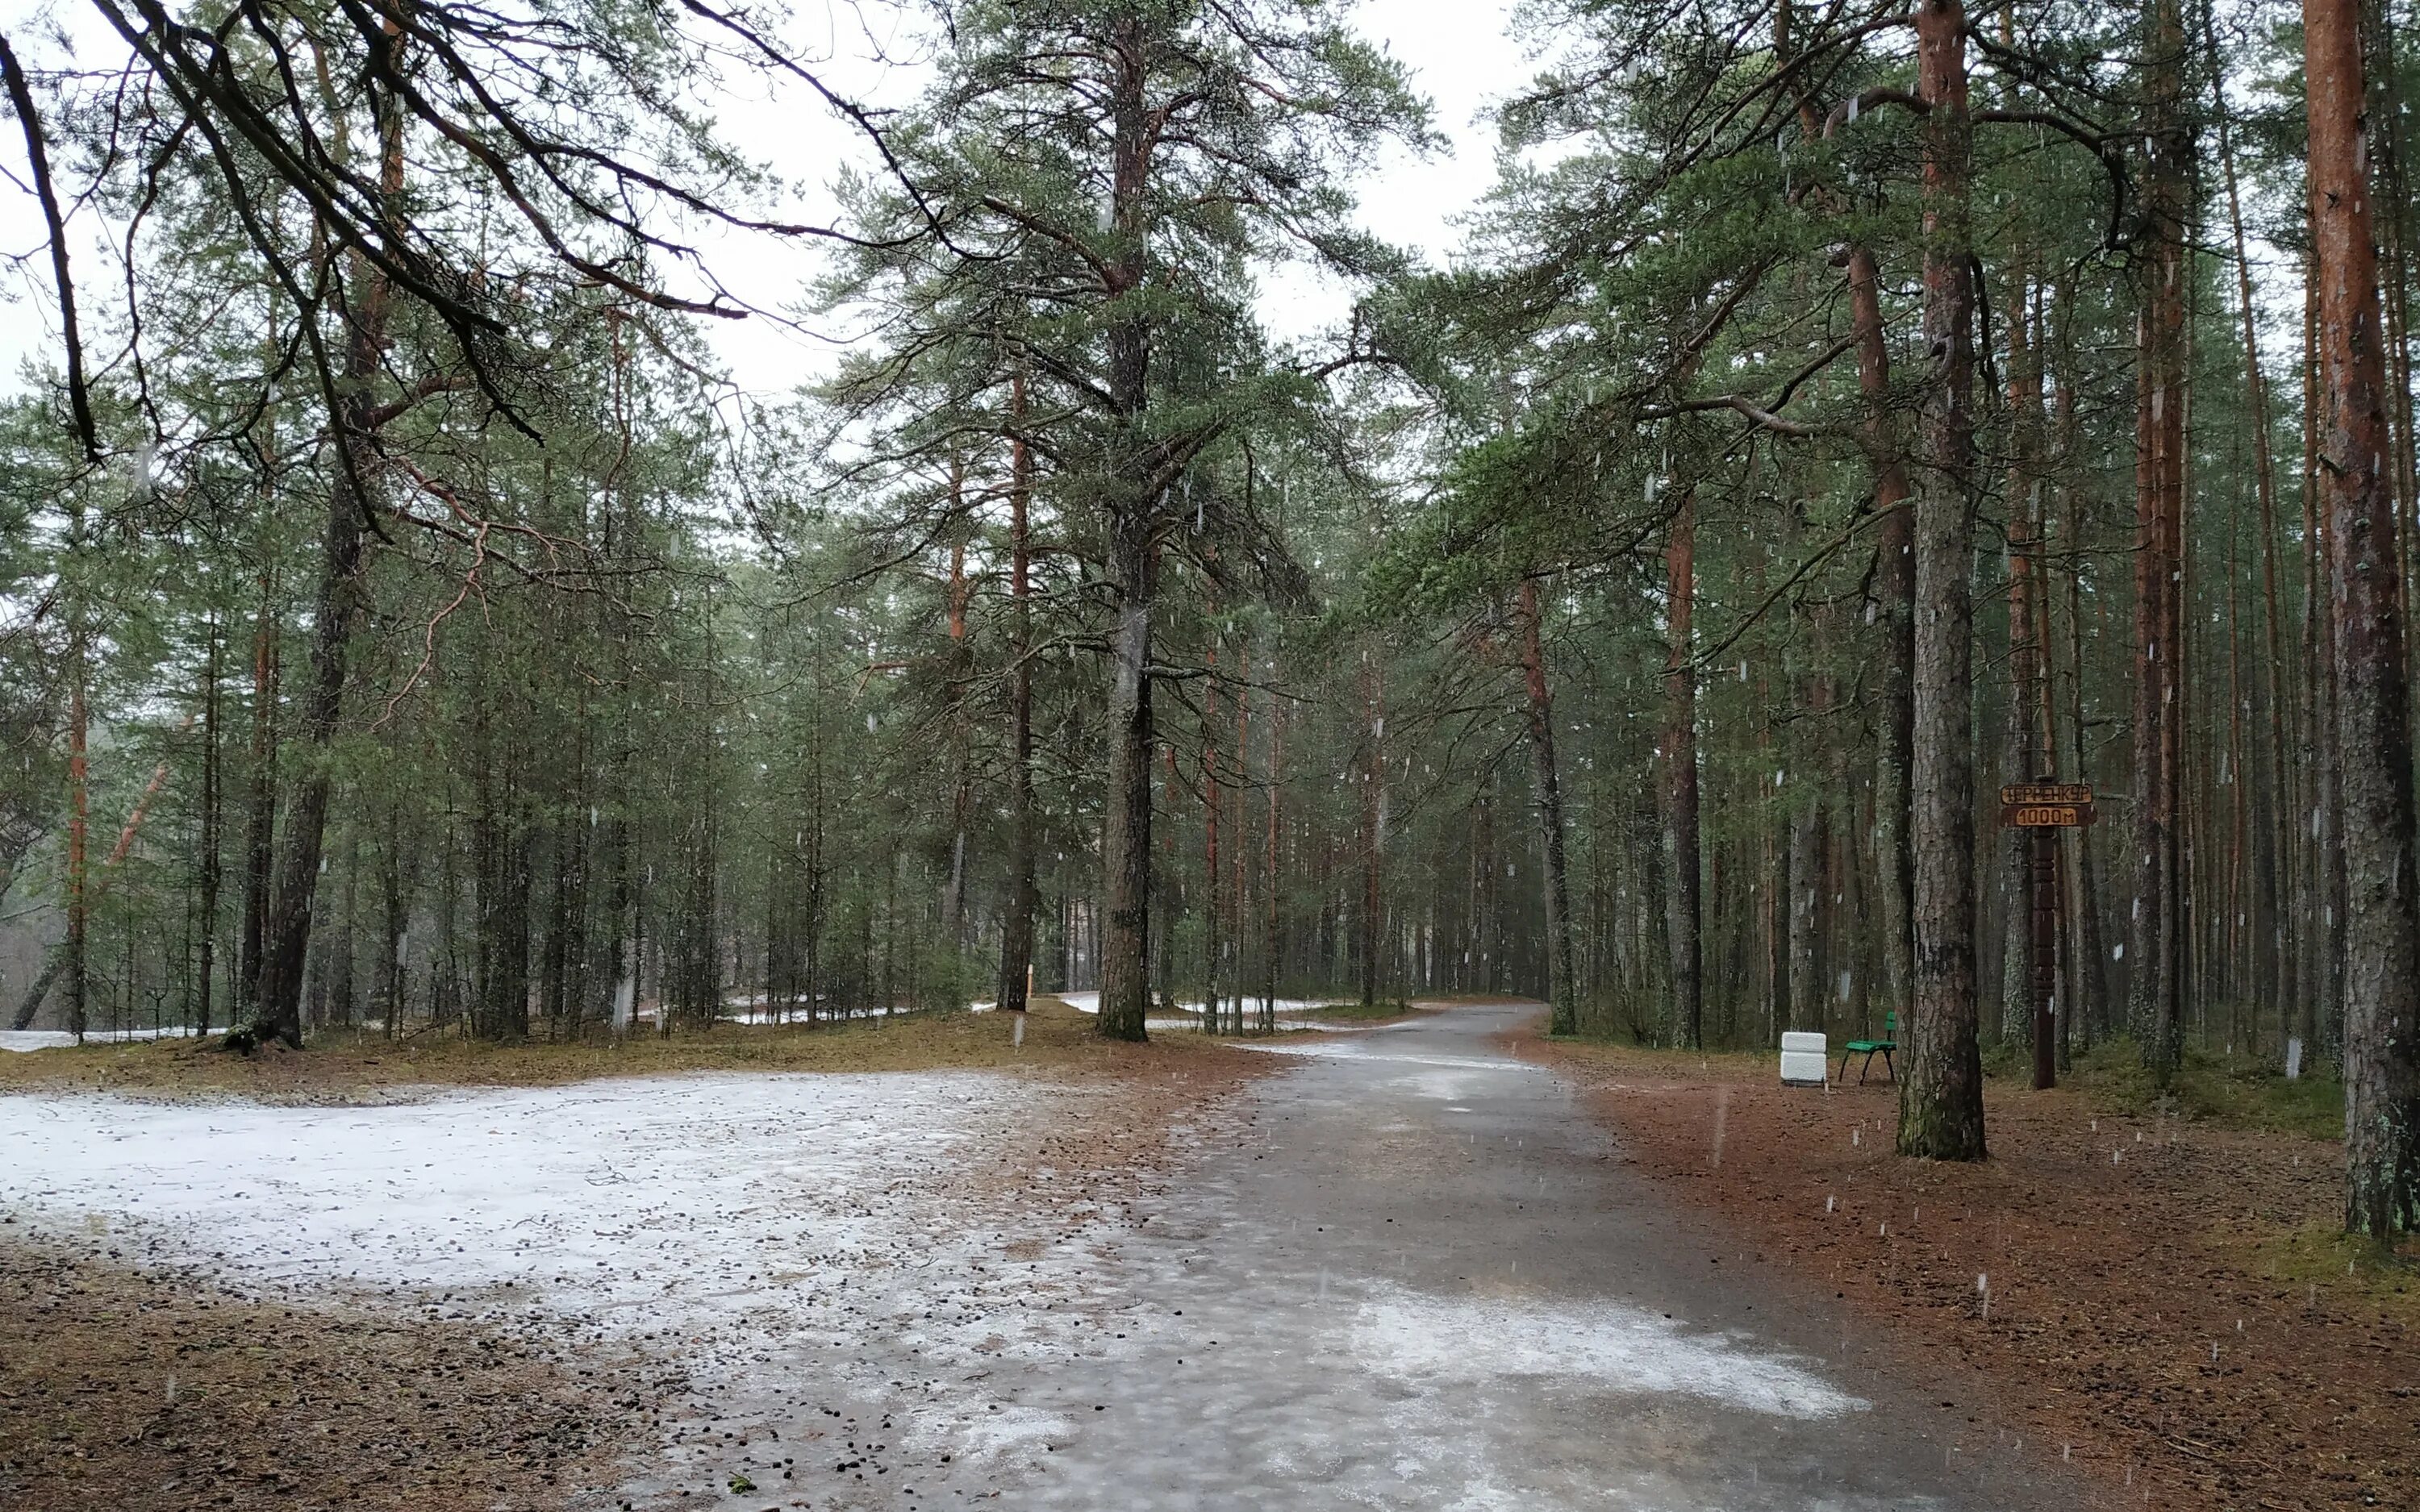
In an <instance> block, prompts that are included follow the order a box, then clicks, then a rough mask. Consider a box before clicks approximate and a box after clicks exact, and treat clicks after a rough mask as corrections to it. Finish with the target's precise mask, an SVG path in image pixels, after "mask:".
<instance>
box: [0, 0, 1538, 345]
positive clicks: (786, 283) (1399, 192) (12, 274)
mask: <svg viewBox="0 0 2420 1512" xmlns="http://www.w3.org/2000/svg"><path fill="white" fill-rule="evenodd" d="M1510 8H1511V5H1510V0H1460V3H1453V0H1364V3H1363V4H1362V5H1361V6H1360V8H1359V9H1358V10H1357V22H1358V23H1359V24H1360V26H1361V28H1362V29H1363V31H1364V32H1365V33H1366V34H1367V35H1368V36H1370V37H1371V38H1372V39H1373V40H1374V41H1376V42H1378V43H1380V44H1381V45H1383V46H1384V47H1386V48H1387V49H1388V51H1389V52H1390V53H1392V54H1394V56H1396V57H1397V58H1400V59H1401V60H1403V62H1404V64H1405V65H1406V66H1407V67H1408V68H1409V69H1411V70H1412V73H1413V77H1414V80H1415V82H1416V84H1417V85H1418V86H1419V88H1420V89H1421V90H1422V91H1423V92H1424V93H1426V94H1427V95H1428V96H1429V97H1430V99H1431V100H1433V101H1434V102H1435V111H1436V115H1435V119H1436V125H1437V128H1438V130H1439V131H1441V132H1443V133H1444V134H1445V135H1446V136H1447V137H1448V139H1449V141H1450V147H1449V148H1448V149H1447V150H1445V151H1442V152H1440V153H1438V154H1435V155H1434V156H1431V157H1429V158H1426V159H1415V158H1413V157H1412V156H1411V155H1409V154H1407V153H1404V152H1400V151H1398V152H1394V153H1391V154H1390V155H1389V157H1388V161H1387V162H1385V163H1384V164H1383V165H1382V166H1381V167H1380V168H1379V169H1378V170H1377V171H1376V172H1374V173H1373V174H1371V175H1370V176H1369V177H1368V179H1367V181H1366V182H1365V183H1364V184H1363V185H1361V192H1360V200H1361V219H1362V222H1363V224H1365V225H1366V226H1367V227H1368V228H1369V229H1371V230H1372V231H1373V232H1375V233H1377V234H1378V235H1380V236H1382V237H1385V238H1387V239H1389V240H1392V241H1394V242H1397V243H1399V244H1403V245H1407V246H1410V247H1414V248H1417V249H1419V251H1421V252H1423V253H1425V254H1426V255H1428V257H1429V259H1430V260H1431V261H1432V262H1437V263H1442V262H1443V261H1444V260H1445V258H1446V256H1447V255H1448V254H1449V253H1450V251H1451V249H1452V247H1453V245H1454V242H1455V239H1456V236H1457V233H1456V231H1455V229H1454V220H1455V218H1456V217H1457V216H1458V215H1460V214H1461V213H1462V212H1464V211H1465V210H1466V209H1468V208H1470V206H1471V205H1472V204H1473V202H1474V201H1476V200H1477V198H1478V197H1479V196H1480V194H1481V193H1484V192H1485V190H1486V188H1487V186H1488V184H1489V183H1490V182H1491V180H1492V179H1493V177H1494V171H1495V165H1494V144H1495V133H1494V131H1493V130H1492V128H1489V127H1486V126H1483V125H1481V123H1480V122H1479V120H1478V116H1480V114H1481V112H1482V111H1483V110H1484V108H1485V107H1486V106H1487V105H1488V104H1489V103H1490V102H1491V101H1493V100H1496V99H1498V98H1500V97H1501V96H1503V95H1504V94H1506V93H1507V92H1509V91H1510V90H1512V88H1513V87H1514V86H1516V85H1518V84H1519V83H1520V82H1521V81H1522V79H1523V78H1524V77H1525V75H1526V74H1527V72H1528V69H1527V66H1526V64H1525V61H1524V59H1523V57H1522V54H1521V53H1520V50H1519V49H1518V48H1516V47H1515V46H1514V44H1513V43H1512V41H1511V40H1510V39H1508V38H1507V37H1506V35H1505V23H1506V19H1507V13H1508V12H1509V10H1510ZM0 16H5V17H6V18H7V19H6V20H5V21H0V25H5V26H6V27H7V29H8V33H9V35H10V36H11V37H12V38H17V39H28V38H31V37H34V36H36V35H38V34H39V32H40V31H41V30H44V29H46V28H45V27H44V25H43V23H45V22H46V21H47V22H51V23H56V25H57V26H58V27H60V28H61V29H63V30H65V31H66V32H67V33H68V34H69V35H70V36H71V37H74V38H75V39H77V42H78V47H79V51H80V52H81V53H83V54H84V57H83V59H82V61H85V62H86V63H92V62H97V61H99V59H100V57H101V55H102V54H104V53H106V52H107V51H109V47H108V44H109V42H110V39H109V38H108V37H106V36H105V35H103V34H101V32H100V31H99V30H98V27H97V25H96V23H95V22H94V19H93V16H92V12H91V11H90V10H89V9H88V8H86V7H85V6H84V5H83V4H82V0H0ZM797 17H798V23H797V24H798V35H799V37H801V38H802V39H808V40H809V41H810V43H811V44H812V39H814V35H815V33H817V32H819V31H820V32H821V33H822V34H823V37H824V39H825V40H824V47H823V49H822V51H824V52H825V53H826V54H827V55H828V56H829V59H830V61H829V63H828V64H826V65H825V66H824V67H823V69H822V72H823V74H824V76H825V77H826V78H827V80H828V81H829V82H830V83H832V84H834V85H836V86H838V87H839V88H841V89H842V90H843V91H844V92H846V93H850V94H853V95H856V96H858V97H860V98H861V99H863V100H866V101H867V102H869V103H871V104H875V105H883V104H894V103H902V102H905V101H906V100H908V99H910V98H912V97H913V95H914V93H915V92H916V90H917V89H918V88H919V87H920V85H921V84H922V81H923V70H922V69H921V68H919V67H918V64H917V60H916V57H915V50H914V42H913V39H912V36H911V34H910V33H909V32H908V31H907V28H906V27H905V26H904V25H903V24H902V23H900V22H899V20H898V18H897V13H896V12H894V11H892V10H890V9H888V8H885V7H882V6H879V5H875V4H867V5H863V6H852V5H849V4H846V3H845V0H844V3H838V4H827V3H826V0H799V3H798V8H797ZM869 26H873V27H898V28H899V29H898V30H896V31H892V32H888V33H885V34H883V35H873V34H870V33H869V31H868V27H869ZM31 51H33V50H32V49H29V48H27V47H26V46H24V45H23V41H22V40H21V42H20V52H21V54H24V53H28V52H31ZM42 52H44V53H48V52H49V50H48V49H47V48H45V49H42ZM717 114H718V115H719V116H721V118H722V121H723V123H724V125H725V127H726V129H727V131H728V133H729V136H730V138H731V139H732V140H734V141H736V142H737V143H739V144H740V145H741V146H742V147H743V148H745V149H746V150H749V151H751V152H752V153H756V154H759V155H761V156H762V157H763V158H764V159H765V160H766V161H768V162H770V163H771V164H772V165H773V166H774V167H775V169H776V170H777V171H779V172H781V173H782V174H783V175H784V177H789V178H791V179H793V180H794V181H796V182H797V183H798V184H799V189H800V193H799V198H798V203H797V204H796V205H795V206H794V207H786V208H793V209H795V210H796V211H797V212H798V213H799V217H800V218H802V219H814V220H818V221H828V220H830V218H831V215H832V208H831V202H830V196H829V194H828V193H825V192H824V190H823V188H822V186H823V185H824V184H825V183H827V182H828V181H829V180H830V177H831V173H832V169H833V166H834V165H835V164H837V163H839V162H844V161H863V160H864V157H865V151H864V144H863V139H862V137H861V136H860V135H858V134H857V133H856V132H855V131H854V130H853V129H851V128H849V127H846V126H844V125H843V124H841V123H840V122H839V121H837V120H836V119H834V118H833V117H832V116H830V113H829V112H827V111H825V110H824V109H822V108H821V107H820V106H819V105H817V104H815V103H814V102H812V101H811V100H809V99H808V98H805V96H804V91H803V90H787V91H784V92H783V93H782V94H781V95H779V96H775V97H771V98H767V97H763V96H761V95H755V94H753V93H751V94H749V95H737V94H735V95H734V96H732V97H731V98H729V99H728V100H726V101H724V102H722V103H721V107H720V108H719V109H718V112H717ZM22 164H23V148H22V144H21V142H20V140H19V137H18V133H17V131H16V129H15V122H14V121H13V120H11V121H9V122H8V129H7V131H5V132H0V168H5V169H6V170H7V172H8V181H7V182H6V183H5V184H0V253H5V254H7V255H8V256H10V257H12V258H21V259H23V261H19V262H17V263H16V264H15V266H14V268H13V269H12V270H10V271H9V274H8V276H7V277H6V279H5V282H0V291H5V297H6V300H7V303H5V304H0V389H7V390H14V389H16V388H18V387H20V386H21V385H22V381H23V379H22V375H21V371H20V370H21V369H22V367H23V362H24V359H25V357H26V356H27V354H29V353H32V352H36V351H47V350H48V349H50V348H51V347H52V346H53V339H54V335H55V326H56V316H55V313H54V309H53V307H52V306H51V304H50V302H49V299H50V294H49V287H48V281H47V271H48V262H47V258H46V257H44V256H43V255H42V253H41V248H42V230H41V220H40V215H39V209H38V208H37V206H36V204H35V202H34V200H33V199H32V198H31V196H30V195H28V194H27V193H24V190H23V177H22V171H21V170H22ZM77 229H78V231H79V232H81V234H80V235H76V236H75V237H74V240H75V241H76V242H77V243H78V245H77V246H76V247H75V252H76V255H77V256H78V259H79V264H78V273H77V282H78V284H79V285H80V286H84V285H89V286H90V289H91V292H90V293H88V294H87V295H86V296H85V297H86V301H87V302H90V301H94V300H96V299H99V300H102V301H105V300H106V298H107V291H108V290H109V288H110V286H111V285H112V284H113V283H114V282H115V270H113V269H110V268H109V267H108V266H107V265H106V263H105V262H103V261H102V260H101V255H100V250H99V248H98V246H97V245H96V244H95V242H94V240H93V239H92V238H93V237H94V234H95V233H96V232H97V231H98V230H99V229H100V228H99V227H98V226H97V225H96V224H92V223H91V221H90V219H89V216H88V215H87V216H86V217H85V224H83V225H82V226H79V227H78V228H77ZM704 250H705V251H706V255H707V257H708V260H709V261H710V263H711V265H712V267H713V270H714V271H715V273H716V275H717V276H718V277H720V278H721V279H722V280H723V281H724V282H725V283H726V284H728V285H730V286H731V288H732V289H733V291H734V292H735V293H737V294H738V295H740V296H741V297H743V298H745V299H747V300H748V301H750V302H752V303H754V304H759V305H763V306H768V307H779V306H783V305H790V304H793V303H794V302H795V301H796V300H797V298H798V296H799V292H800V291H801V290H802V288H803V287H804V285H805V283H806V281H807V280H808V279H810V278H811V277H813V276H814V270H815V266H816V264H815V254H814V253H813V252H812V251H810V250H806V249H801V248H799V247H797V246H795V245H791V244H786V243H773V242H769V241H768V242H764V243H751V242H748V241H745V240H742V239H718V240H716V241H714V242H712V243H709V244H707V245H706V247H705V249H704ZM37 279H39V282H36V280H37ZM1344 310H1345V301H1344V295H1343V293H1342V291H1341V290H1338V289H1334V288H1328V287H1323V286H1321V285H1317V284H1315V283H1313V282H1311V280H1309V279H1308V278H1307V277H1304V276H1302V275H1299V274H1296V275H1293V276H1282V277H1280V278H1276V279H1273V280H1271V281H1270V283H1269V285H1268V286H1267V291H1266V297H1265V298H1264V315H1265V316H1266V318H1267V319H1268V321H1269V323H1270V325H1271V326H1272V328H1273V329H1274V330H1275V331H1277V332H1279V333H1280V334H1283V335H1294V334H1300V333H1303V332H1311V331H1315V330H1319V329H1321V328H1323V327H1326V326H1329V325H1332V324H1334V323H1336V322H1337V321H1339V320H1340V319H1341V318H1342V315H1343V313H1344ZM711 326H712V331H711V339H712V341H713V344H714V347H715V348H716V350H717V351H718V352H719V353H720V354H721V357H722V359H723V361H724V362H725V363H727V364H728V365H729V366H730V368H731V370H732V374H733V376H734V378H736V379H737V381H738V383H739V385H740V387H741V388H742V389H744V390H747V391H750V392H752V393H782V392H784V391H786V390H789V389H791V388H793V387H795V386H796V385H797V384H799V382H800V381H802V380H804V379H807V378H812V377H813V376H814V375H815V374H816V373H818V372H820V371H822V370H823V369H824V368H825V367H826V366H827V364H828V363H830V360H831V356H832V352H833V349H834V348H833V343H834V342H835V341H836V340H838V339H841V338H843V337H845V332H840V331H814V332H801V331H796V330H790V329H785V328H784V327H783V326H782V325H781V324H779V323H777V322H773V321H768V320H753V319H752V320H747V321H740V322H721V321H716V322H712V323H711Z"/></svg>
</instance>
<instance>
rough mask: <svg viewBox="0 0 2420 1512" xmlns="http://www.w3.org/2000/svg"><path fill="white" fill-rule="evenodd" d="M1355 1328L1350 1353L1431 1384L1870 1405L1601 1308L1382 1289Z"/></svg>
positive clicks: (1765, 1357)
mask: <svg viewBox="0 0 2420 1512" xmlns="http://www.w3.org/2000/svg"><path fill="white" fill-rule="evenodd" d="M1354 1334H1355V1345H1356V1352H1357V1353H1358V1354H1359V1355H1361V1356H1362V1357H1363V1358H1365V1359H1367V1360H1369V1361H1370V1362H1371V1363H1372V1364H1373V1365H1375V1366H1377V1367H1378V1368H1380V1369H1384V1370H1389V1371H1392V1372H1394V1373H1397V1374H1400V1375H1403V1376H1405V1377H1408V1378H1411V1379H1413V1380H1417V1381H1421V1382H1423V1383H1425V1384H1430V1385H1436V1386H1467V1385H1481V1384H1485V1383H1488V1382H1493V1381H1500V1380H1502V1379H1503V1378H1505V1377H1508V1376H1526V1377H1537V1378H1541V1379H1543V1380H1545V1381H1553V1382H1556V1383H1559V1384H1569V1385H1576V1386H1581V1387H1586V1388H1590V1389H1594V1390H1599V1391H1613V1392H1625V1393H1637V1394H1640V1395H1645V1396H1676V1395H1677V1396H1696V1397H1699V1398H1701V1399H1703V1400H1706V1401H1712V1402H1716V1403H1719V1404H1721V1405H1723V1406H1726V1407H1732V1408H1737V1409H1740V1410H1742V1411H1745V1412H1763V1413H1768V1414H1771V1415H1773V1416H1776V1417H1794V1418H1803V1419H1815V1418H1825V1417H1837V1416H1838V1415H1840V1414H1841V1413H1843V1412H1859V1411H1862V1410H1864V1409H1865V1408H1866V1407H1867V1406H1869V1404H1868V1403H1867V1402H1865V1401H1863V1400H1861V1399H1859V1398H1858V1397H1855V1396H1850V1395H1848V1394H1847V1393H1845V1392H1843V1391H1840V1390H1839V1389H1838V1388H1837V1387H1835V1386H1833V1385H1831V1384H1830V1383H1829V1382H1827V1381H1824V1380H1823V1378H1822V1377H1820V1376H1818V1375H1815V1374H1814V1373H1812V1372H1810V1371H1808V1370H1806V1369H1803V1368H1801V1367H1800V1366H1798V1365H1795V1364H1793V1363H1792V1362H1791V1361H1790V1360H1788V1359H1786V1358H1784V1357H1782V1356H1780V1355H1776V1354H1774V1353H1772V1352H1770V1351H1769V1350H1757V1349H1751V1348H1747V1347H1745V1346H1743V1345H1742V1344H1741V1343H1739V1342H1738V1341H1735V1340H1732V1339H1730V1338H1726V1337H1724V1336H1722V1335H1710V1334H1703V1333H1699V1334H1692V1333H1690V1332H1688V1331H1687V1330H1685V1329H1683V1327H1682V1326H1681V1325H1680V1324H1677V1323H1674V1322H1671V1321H1669V1320H1668V1319H1662V1318H1658V1317H1656V1316H1654V1315H1653V1314H1652V1313H1647V1312H1642V1311H1639V1310H1637V1309H1636V1308H1629V1307H1621V1306H1613V1305H1607V1304H1566V1305H1556V1304H1544V1303H1516V1302H1504V1301H1497V1300H1492V1299H1485V1298H1468V1297H1436V1296H1429V1295H1424V1294H1420V1293H1416V1292H1409V1291H1402V1290H1398V1289H1395V1288H1383V1289H1381V1290H1380V1291H1379V1292H1378V1293H1377V1294H1376V1295H1375V1296H1373V1297H1371V1298H1370V1299H1368V1300H1366V1301H1364V1302H1363V1303H1362V1304H1361V1308H1360V1312H1359V1315H1358V1317H1357V1319H1356V1322H1355V1329H1354Z"/></svg>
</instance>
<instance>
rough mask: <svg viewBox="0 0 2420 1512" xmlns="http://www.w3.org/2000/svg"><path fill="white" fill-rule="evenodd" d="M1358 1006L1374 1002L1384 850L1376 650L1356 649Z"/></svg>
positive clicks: (1383, 728) (1383, 731)
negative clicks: (1358, 682)
mask: <svg viewBox="0 0 2420 1512" xmlns="http://www.w3.org/2000/svg"><path fill="white" fill-rule="evenodd" d="M1361 717H1362V731H1361V740H1362V745H1361V751H1362V757H1361V918H1360V925H1361V931H1360V933H1361V1006H1362V1007H1364V1008H1368V1007H1370V1006H1372V1005H1373V1004H1374V1003H1376V1002H1377V1001H1378V939H1379V927H1378V921H1379V892H1378V882H1379V874H1380V872H1381V871H1382V870H1383V867H1384V863H1385V857H1386V852H1387V706H1386V702H1385V700H1384V694H1383V691H1382V684H1381V682H1380V676H1379V671H1378V656H1377V653H1375V652H1374V651H1373V650H1371V649H1370V648H1369V647H1368V646H1366V645H1365V646H1364V647H1362V650H1361Z"/></svg>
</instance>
